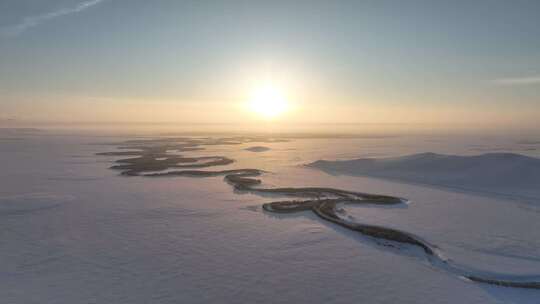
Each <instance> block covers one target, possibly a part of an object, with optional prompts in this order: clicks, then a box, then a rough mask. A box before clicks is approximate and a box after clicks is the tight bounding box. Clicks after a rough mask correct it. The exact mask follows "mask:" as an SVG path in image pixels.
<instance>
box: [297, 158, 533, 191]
mask: <svg viewBox="0 0 540 304" xmlns="http://www.w3.org/2000/svg"><path fill="white" fill-rule="evenodd" d="M308 166H309V167H312V168H317V169H320V170H323V171H325V172H327V173H330V174H344V175H366V176H373V177H380V178H390V179H397V180H401V181H405V182H413V183H422V184H430V185H437V186H443V187H452V188H460V189H464V190H472V191H481V192H489V193H493V194H504V195H512V196H519V197H523V198H532V199H536V198H540V159H538V158H533V157H528V156H524V155H520V154H513V153H487V154H481V155H475V156H458V155H444V154H436V153H419V154H413V155H408V156H402V157H395V158H362V159H353V160H337V161H327V160H319V161H316V162H313V163H310V164H308Z"/></svg>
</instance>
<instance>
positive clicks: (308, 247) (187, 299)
mask: <svg viewBox="0 0 540 304" xmlns="http://www.w3.org/2000/svg"><path fill="white" fill-rule="evenodd" d="M12 138H13V140H10V139H9V138H8V137H6V138H5V139H4V140H2V141H1V142H0V163H1V164H2V170H1V171H0V182H1V183H0V299H2V300H1V302H2V303H352V302H360V303H538V299H540V291H538V290H527V289H515V288H505V287H496V286H490V285H486V284H478V283H472V282H468V281H466V280H463V279H460V278H458V277H457V276H455V275H453V274H452V273H448V272H445V271H442V270H440V269H439V268H436V267H433V266H432V265H431V264H430V263H428V262H426V261H425V259H423V258H421V257H419V256H418V255H415V254H410V253H407V252H401V251H400V250H395V249H391V248H388V247H386V246H382V245H379V244H378V243H377V242H375V241H374V240H372V239H369V238H366V237H362V236H359V235H358V234H357V233H353V232H350V231H347V230H345V229H343V228H340V227H336V226H334V225H332V224H330V223H327V222H323V221H321V220H320V219H318V218H316V217H315V216H314V215H313V214H311V213H309V212H306V213H304V214H290V215H276V214H269V213H265V212H263V211H262V210H261V207H260V206H261V205H262V204H263V203H265V202H269V201H271V200H272V198H271V197H261V196H257V195H254V194H245V193H235V192H234V191H233V190H232V189H231V187H230V185H228V184H226V183H224V182H223V177H210V178H189V177H174V178H155V179H151V178H143V177H123V176H119V175H118V172H116V171H112V170H109V169H108V167H109V166H111V165H112V163H111V162H112V161H113V160H114V159H116V158H114V157H105V156H96V155H95V153H97V152H108V151H112V150H114V149H115V146H114V145H101V143H115V142H119V141H122V140H126V139H133V137H126V136H111V135H104V134H101V135H99V134H89V133H84V134H83V133H72V134H66V133H55V132H40V133H36V134H32V133H31V132H29V133H25V134H18V135H17V137H16V138H17V139H15V137H12ZM534 140H535V138H530V139H529V138H524V139H520V140H519V141H518V140H517V139H515V138H514V139H512V138H503V137H493V138H491V137H490V138H477V137H451V136H446V137H443V136H417V137H410V136H409V137H384V138H376V137H372V138H364V139H362V138H356V139H353V138H341V139H316V138H311V139H301V138H299V139H294V140H292V141H290V142H275V143H264V146H266V147H268V148H270V150H268V151H266V152H264V153H253V152H250V151H247V150H245V149H246V148H249V147H251V146H253V144H245V145H237V146H219V145H218V146H207V147H205V150H203V151H193V152H187V153H185V154H186V155H197V156H213V155H222V156H227V157H231V158H233V159H235V160H236V162H235V163H234V164H232V165H228V166H223V167H220V168H223V169H226V168H258V169H263V170H267V171H269V173H267V174H265V175H264V176H263V177H262V179H263V181H264V184H265V185H267V186H326V187H334V188H342V189H348V190H356V191H363V192H370V193H379V194H388V195H395V196H399V197H405V198H407V199H409V200H410V202H409V204H408V205H406V206H401V207H394V208H389V207H387V208H382V207H372V206H363V207H344V208H345V210H344V213H343V216H346V217H349V218H351V219H355V220H358V221H360V222H364V223H371V224H380V225H384V226H388V227H392V228H397V229H401V230H405V231H408V232H411V233H414V234H416V235H419V236H421V237H422V238H424V239H426V240H427V241H429V242H430V243H433V244H435V245H437V246H438V247H439V248H440V249H441V250H442V251H443V252H444V254H445V255H447V256H448V257H449V258H451V259H453V260H454V261H456V262H457V263H459V264H462V265H467V266H471V267H474V268H476V269H479V270H481V271H488V272H504V273H511V274H532V275H537V274H540V241H539V240H540V202H538V203H535V202H534V201H533V202H531V201H523V200H522V199H521V198H519V197H512V196H495V195H493V194H491V195H480V194H478V193H472V192H471V193H469V192H466V191H459V192H458V191H455V190H449V189H441V188H438V187H430V186H421V185H413V184H405V183H398V182H395V181H391V180H383V179H376V178H368V177H359V176H334V175H329V174H326V173H324V172H321V171H319V170H315V169H312V168H307V167H305V166H303V165H304V164H307V163H311V162H314V161H317V160H320V159H356V158H363V157H396V156H401V155H407V154H414V153H422V152H428V151H429V152H435V153H445V154H456V155H475V154H479V153H486V152H513V153H520V154H524V155H528V156H532V157H538V156H540V145H538V144H535V143H534ZM480 151H481V152H480Z"/></svg>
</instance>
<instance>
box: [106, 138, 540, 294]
mask: <svg viewBox="0 0 540 304" xmlns="http://www.w3.org/2000/svg"><path fill="white" fill-rule="evenodd" d="M280 141H281V140H280V139H272V138H263V137H229V138H217V139H215V138H186V137H180V138H166V139H152V140H131V141H127V142H124V143H123V144H122V145H121V146H120V147H119V149H120V150H122V151H114V152H105V153H98V155H104V156H135V157H133V158H126V159H119V160H116V163H117V165H114V166H112V167H111V169H114V170H120V171H121V174H122V175H126V176H144V177H171V176H186V177H212V176H224V179H225V181H226V182H227V183H229V184H230V185H232V186H233V187H234V189H235V190H238V191H247V192H252V193H258V194H264V193H268V194H275V195H280V196H285V197H296V198H298V197H301V198H304V199H303V200H285V201H276V202H271V203H266V204H263V206H262V208H263V210H265V211H267V212H274V213H294V212H300V211H311V212H313V213H314V214H316V215H317V216H318V217H320V218H321V219H323V220H326V221H328V222H331V223H334V224H337V225H339V226H342V227H344V228H347V229H349V230H352V231H356V232H359V233H361V234H363V235H366V236H369V237H373V238H375V239H383V240H387V241H393V242H398V243H403V244H409V245H413V246H417V247H419V248H421V249H422V250H423V251H424V252H425V253H426V254H427V255H428V256H430V257H432V258H435V259H437V260H438V261H439V262H442V263H443V264H446V265H449V264H448V263H449V262H448V261H446V260H444V259H442V258H441V257H440V256H438V255H437V253H436V252H435V250H434V248H432V246H431V245H430V244H428V243H427V242H425V241H423V240H421V239H420V238H418V237H416V236H414V235H412V234H409V233H407V232H404V231H400V230H397V229H393V228H387V227H382V226H377V225H367V224H361V223H356V222H352V221H348V220H345V219H343V218H341V217H339V216H338V214H337V205H338V204H342V203H343V204H377V205H395V204H401V203H403V202H404V200H403V199H402V198H398V197H393V196H387V195H378V194H369V193H363V192H354V191H346V190H341V189H334V188H326V187H301V188H292V187H283V188H261V187H260V185H261V183H262V182H261V180H260V179H257V178H256V177H258V176H261V175H262V174H263V173H264V171H262V170H259V169H229V170H216V171H207V170H193V169H202V168H209V167H215V166H224V165H229V164H232V163H233V162H234V160H233V159H230V158H227V157H224V156H210V157H208V156H207V157H184V156H181V155H174V154H171V153H170V152H169V151H178V152H187V151H197V150H202V149H203V148H202V147H203V146H209V145H238V144H242V143H252V142H267V143H268V142H280ZM124 150H129V151H124ZM171 169H182V170H173V171H166V170H171ZM160 171H166V172H160ZM449 268H450V269H454V272H457V274H458V275H461V276H463V277H466V278H468V279H469V280H471V281H475V282H479V283H486V284H492V285H499V286H505V287H518V288H533V289H540V282H536V281H519V280H516V281H514V280H500V279H496V278H487V277H484V276H481V275H471V274H468V273H467V272H466V271H459V270H456V269H457V268H456V267H449Z"/></svg>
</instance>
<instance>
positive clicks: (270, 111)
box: [248, 84, 289, 119]
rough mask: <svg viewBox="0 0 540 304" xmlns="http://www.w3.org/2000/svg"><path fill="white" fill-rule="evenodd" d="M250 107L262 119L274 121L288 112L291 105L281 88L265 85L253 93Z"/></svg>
mask: <svg viewBox="0 0 540 304" xmlns="http://www.w3.org/2000/svg"><path fill="white" fill-rule="evenodd" d="M248 107H249V109H250V110H251V111H252V112H253V113H256V114H257V115H259V116H260V117H263V118H266V119H273V118H276V117H278V116H280V115H282V114H283V113H284V112H286V111H287V110H288V108H289V103H288V101H287V98H286V97H285V94H284V93H283V91H282V90H281V89H280V88H279V87H277V86H275V85H273V84H265V85H263V86H260V87H258V88H257V89H255V90H254V91H253V93H252V96H251V97H250V100H249V104H248Z"/></svg>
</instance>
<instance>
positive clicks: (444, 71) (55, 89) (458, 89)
mask: <svg viewBox="0 0 540 304" xmlns="http://www.w3.org/2000/svg"><path fill="white" fill-rule="evenodd" d="M268 84H270V85H271V86H273V87H274V88H276V90H279V92H280V94H282V95H283V96H284V98H285V99H286V100H287V104H288V106H287V110H286V111H285V112H284V113H283V114H281V115H279V116H278V117H273V118H272V120H273V121H274V122H273V123H283V124H286V123H314V124H315V123H350V124H356V123H358V124H463V125H470V126H471V127H473V128H474V126H476V125H482V126H498V127H503V128H505V127H509V128H510V127H512V128H515V127H517V128H540V124H538V123H537V122H538V121H539V120H540V1H537V0H530V1H520V0H517V1H499V0H478V1H414V0H413V1H359V0H358V1H315V0H313V1H226V0H223V1H202V0H199V1H173V0H153V1H147V0H144V1H143V0H86V1H84V0H50V1H42V0H0V123H2V122H3V123H7V122H24V123H44V122H47V123H53V122H68V123H78V122H87V123H128V122H145V123H236V122H252V123H258V122H259V121H264V120H265V119H267V118H266V117H262V116H261V115H257V114H256V113H253V111H250V109H249V106H247V104H248V103H249V102H250V99H253V94H254V93H253V92H255V91H257V88H258V87H261V86H265V85H268Z"/></svg>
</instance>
